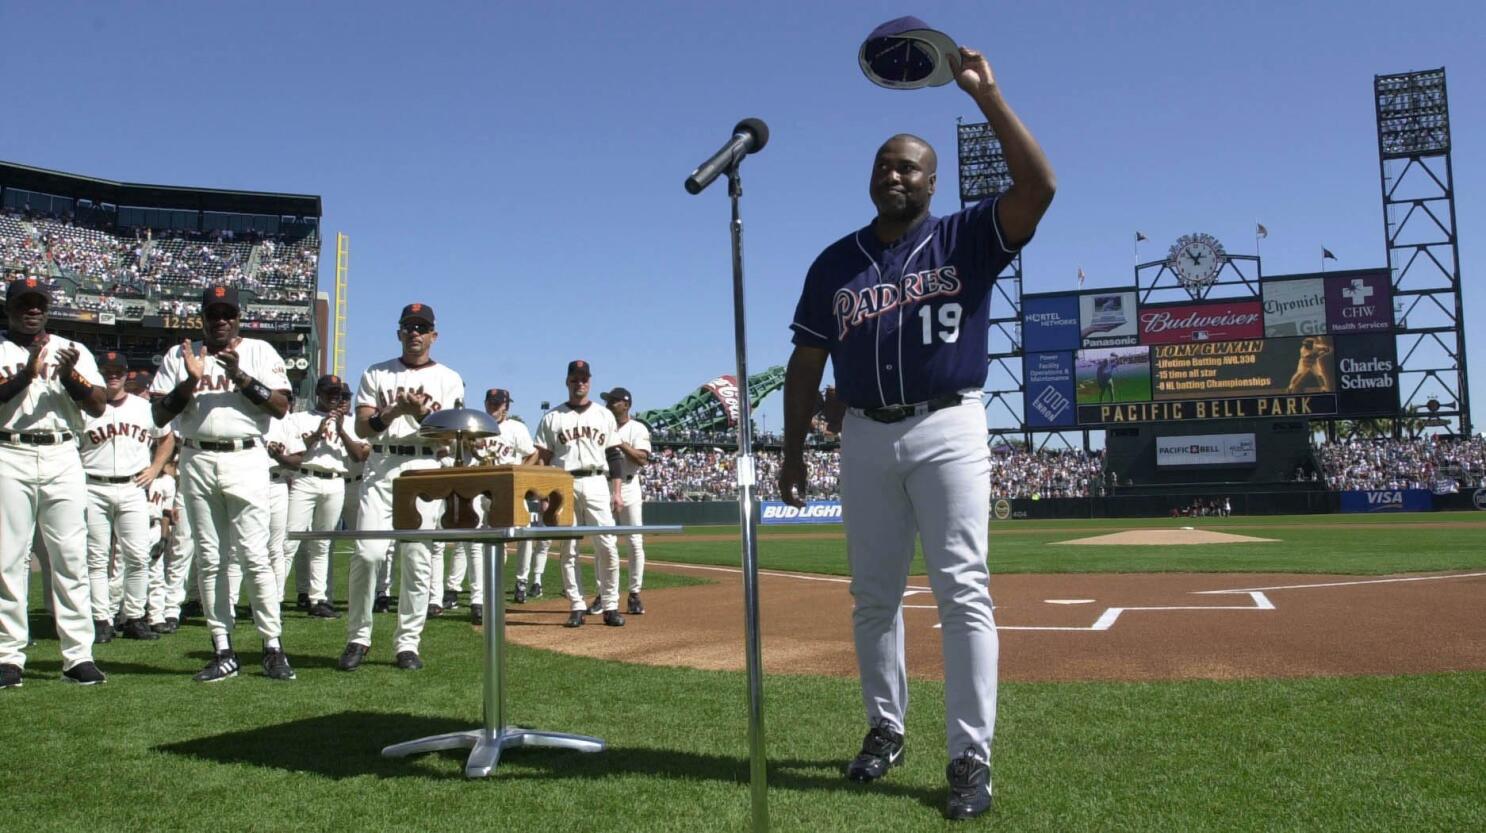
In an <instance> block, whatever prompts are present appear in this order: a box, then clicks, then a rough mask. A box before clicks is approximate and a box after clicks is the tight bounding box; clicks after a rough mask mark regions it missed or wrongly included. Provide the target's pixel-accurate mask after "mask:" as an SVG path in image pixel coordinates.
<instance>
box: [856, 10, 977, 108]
mask: <svg viewBox="0 0 1486 833" xmlns="http://www.w3.org/2000/svg"><path fill="white" fill-rule="evenodd" d="M959 54H960V48H959V46H957V45H956V44H955V42H954V39H953V38H951V37H950V36H948V35H946V34H944V33H943V32H940V31H936V30H934V29H930V28H929V24H927V23H925V22H923V21H922V20H919V19H918V18H916V17H900V18H896V19H894V20H889V21H888V22H886V23H884V24H882V25H881V26H878V27H877V28H876V29H873V30H872V34H870V35H868V36H867V39H866V40H865V41H863V42H862V46H861V49H859V50H857V64H858V65H859V66H860V67H861V68H862V74H863V75H866V76H867V78H868V80H870V81H871V82H872V83H874V84H876V85H877V86H879V87H887V88H888V89H890V90H917V89H921V88H923V87H939V86H943V85H945V84H948V83H949V82H950V81H952V80H954V67H953V66H951V64H950V62H949V56H950V55H956V56H958V55H959Z"/></svg>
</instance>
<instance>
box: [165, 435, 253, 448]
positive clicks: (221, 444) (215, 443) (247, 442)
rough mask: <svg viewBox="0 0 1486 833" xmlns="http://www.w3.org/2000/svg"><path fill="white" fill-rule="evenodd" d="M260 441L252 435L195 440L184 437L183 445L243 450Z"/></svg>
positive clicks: (187, 446)
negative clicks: (225, 438) (235, 438)
mask: <svg viewBox="0 0 1486 833" xmlns="http://www.w3.org/2000/svg"><path fill="white" fill-rule="evenodd" d="M257 444H258V441H257V440H255V439H253V438H252V437H244V438H243V439H240V440H193V439H190V438H186V439H182V440H181V445H184V446H185V447H186V448H195V449H198V450H200V451H243V450H245V449H249V448H252V447H253V446H255V445H257Z"/></svg>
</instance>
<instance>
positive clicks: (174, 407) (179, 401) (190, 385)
mask: <svg viewBox="0 0 1486 833" xmlns="http://www.w3.org/2000/svg"><path fill="white" fill-rule="evenodd" d="M195 390H196V382H195V380H193V379H187V380H185V381H184V382H181V383H180V384H179V385H176V386H175V387H174V388H172V389H171V391H170V393H167V394H165V397H164V398H163V399H161V400H160V404H161V406H163V407H164V408H165V411H166V413H167V414H169V415H170V416H171V417H172V418H174V417H177V416H180V414H181V411H184V410H186V406H187V405H189V404H191V394H192V393H193V392H195Z"/></svg>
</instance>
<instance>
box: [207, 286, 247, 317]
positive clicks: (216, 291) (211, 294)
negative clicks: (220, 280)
mask: <svg viewBox="0 0 1486 833" xmlns="http://www.w3.org/2000/svg"><path fill="white" fill-rule="evenodd" d="M217 304H224V305H226V306H229V307H232V308H233V309H242V307H241V306H240V305H239V304H238V303H237V287H235V286H227V285H225V284H218V285H217V286H208V287H207V288H206V289H204V290H202V291H201V311H202V312H206V310H207V308H209V307H212V306H216V305H217Z"/></svg>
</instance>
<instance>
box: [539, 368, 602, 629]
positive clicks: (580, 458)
mask: <svg viewBox="0 0 1486 833" xmlns="http://www.w3.org/2000/svg"><path fill="white" fill-rule="evenodd" d="M591 376H592V370H591V368H590V367H589V364H588V362H586V361H583V360H582V359H578V360H575V361H571V362H568V375H567V387H568V401H566V402H564V403H562V404H561V405H558V406H557V407H556V408H553V409H552V410H550V411H548V412H547V413H546V414H545V415H544V416H543V417H542V421H541V423H540V424H539V425H538V426H537V435H536V437H535V438H534V439H533V444H534V445H535V446H536V449H537V458H538V459H539V460H540V461H541V462H542V463H543V464H546V465H553V466H557V467H558V468H561V469H564V470H566V471H567V472H569V473H570V474H572V475H573V503H574V506H573V521H574V525H576V526H585V525H587V526H613V525H614V513H615V512H617V511H619V510H620V509H621V508H622V507H623V505H624V504H623V502H622V498H621V497H620V494H619V483H620V477H619V465H620V463H619V458H620V452H619V437H618V436H617V434H618V426H616V425H615V424H614V415H613V414H611V413H609V410H608V409H607V408H601V407H599V406H597V405H596V404H594V403H593V402H592V401H590V400H589V398H588V389H589V385H590V384H591V381H590V380H591ZM594 543H595V546H594V573H595V575H596V577H597V579H598V586H599V595H598V597H597V598H596V599H594V604H593V605H592V606H591V607H590V606H588V605H585V604H584V603H583V589H582V588H581V587H579V585H578V541H577V540H576V539H574V540H569V541H566V542H564V544H563V551H562V589H563V592H564V593H566V594H567V597H568V603H569V605H570V606H571V612H570V613H569V614H568V621H567V623H566V626H567V627H570V628H576V627H581V626H582V625H583V614H584V613H588V612H592V613H600V612H602V613H603V615H604V624H605V625H609V626H611V627H623V626H624V616H623V614H621V613H620V612H619V547H618V546H617V545H616V543H615V541H614V536H613V535H597V536H594Z"/></svg>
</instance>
